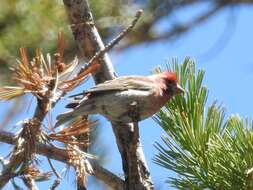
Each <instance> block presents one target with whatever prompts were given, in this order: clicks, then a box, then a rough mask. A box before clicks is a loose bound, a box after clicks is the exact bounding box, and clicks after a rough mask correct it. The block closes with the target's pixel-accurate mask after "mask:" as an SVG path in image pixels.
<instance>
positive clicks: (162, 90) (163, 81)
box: [55, 71, 184, 127]
mask: <svg viewBox="0 0 253 190" xmlns="http://www.w3.org/2000/svg"><path fill="white" fill-rule="evenodd" d="M182 92H184V89H183V88H182V87H181V86H180V85H179V83H178V81H177V76H176V74H175V73H174V72H170V71H164V72H162V73H159V74H153V75H150V76H121V77H118V78H115V79H112V80H108V81H105V82H104V83H100V84H98V85H96V86H94V87H92V88H90V89H88V90H86V91H84V92H82V93H79V94H76V95H72V96H71V98H74V101H73V102H71V103H69V104H67V106H66V108H71V110H70V111H68V112H66V113H62V114H60V115H58V116H57V118H56V119H57V122H56V124H55V127H58V126H60V125H62V124H64V123H66V122H68V121H71V120H73V119H74V118H77V117H78V116H82V115H92V114H101V115H103V116H105V117H106V118H107V119H109V120H110V121H111V122H123V123H131V122H138V121H141V120H144V119H146V118H148V117H151V116H152V115H154V114H155V113H157V112H158V111H159V110H160V109H161V108H162V107H163V106H164V105H165V104H166V103H167V102H168V101H169V100H170V99H171V98H172V97H173V96H175V95H177V94H180V93H182Z"/></svg>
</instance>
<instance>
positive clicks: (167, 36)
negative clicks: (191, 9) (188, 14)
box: [119, 3, 231, 50]
mask: <svg viewBox="0 0 253 190" xmlns="http://www.w3.org/2000/svg"><path fill="white" fill-rule="evenodd" d="M227 5H228V4H224V3H223V4H217V5H214V7H213V8H210V9H209V10H207V11H206V12H204V13H202V14H201V15H199V16H198V17H196V18H194V19H192V20H190V21H188V22H187V23H184V24H177V25H174V27H173V28H172V29H171V30H168V31H166V32H164V33H162V34H160V35H156V34H154V33H153V31H152V30H149V29H150V28H151V27H152V26H153V25H154V24H155V23H156V22H157V21H159V19H154V20H153V21H152V20H151V21H149V22H148V23H146V24H145V26H143V25H140V26H139V29H138V30H139V31H142V27H146V25H148V27H150V28H149V29H145V32H143V33H140V32H139V33H136V36H137V37H135V36H133V37H132V36H131V37H130V38H129V39H128V41H127V42H126V43H124V44H123V45H121V46H120V47H119V49H120V50H122V49H127V48H128V47H130V46H133V45H137V44H139V43H141V42H145V43H152V42H155V41H161V40H171V39H175V38H176V37H178V36H180V35H182V34H185V33H186V32H188V31H190V30H191V29H193V28H194V27H196V26H198V25H200V24H202V23H203V22H205V21H206V20H207V19H209V18H211V17H212V16H213V15H215V14H216V13H217V12H218V11H220V10H222V9H223V8H224V7H225V6H227ZM229 5H231V4H229Z"/></svg>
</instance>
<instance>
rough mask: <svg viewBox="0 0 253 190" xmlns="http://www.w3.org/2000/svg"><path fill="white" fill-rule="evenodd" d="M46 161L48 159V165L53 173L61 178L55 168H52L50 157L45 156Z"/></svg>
mask: <svg viewBox="0 0 253 190" xmlns="http://www.w3.org/2000/svg"><path fill="white" fill-rule="evenodd" d="M47 161H48V163H49V166H50V167H51V169H52V171H53V173H54V175H55V176H56V177H57V178H58V179H62V178H61V176H60V174H59V173H58V172H57V171H56V169H55V168H54V166H53V164H52V162H51V160H50V158H48V157H47Z"/></svg>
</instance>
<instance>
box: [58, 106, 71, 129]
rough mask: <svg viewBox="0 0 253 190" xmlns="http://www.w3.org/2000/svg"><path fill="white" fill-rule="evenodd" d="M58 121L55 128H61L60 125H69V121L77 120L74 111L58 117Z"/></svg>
mask: <svg viewBox="0 0 253 190" xmlns="http://www.w3.org/2000/svg"><path fill="white" fill-rule="evenodd" d="M56 119H57V122H56V124H55V126H54V127H55V128H56V127H59V126H60V125H62V124H64V123H67V122H68V121H71V120H73V119H75V114H74V110H71V111H68V112H65V113H62V114H60V115H58V116H57V117H56Z"/></svg>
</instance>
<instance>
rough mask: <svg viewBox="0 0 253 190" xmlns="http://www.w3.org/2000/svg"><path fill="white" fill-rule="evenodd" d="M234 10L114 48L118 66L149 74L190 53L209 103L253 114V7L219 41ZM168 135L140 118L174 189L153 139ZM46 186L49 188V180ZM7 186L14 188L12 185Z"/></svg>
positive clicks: (109, 141)
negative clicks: (173, 34) (182, 30)
mask: <svg viewBox="0 0 253 190" xmlns="http://www.w3.org/2000/svg"><path fill="white" fill-rule="evenodd" d="M194 11H196V10H185V11H184V12H179V13H178V14H177V16H178V17H179V18H189V17H191V16H192V15H193V14H194V13H195V12H194ZM144 13H145V12H144ZM228 14H229V11H228V10H225V11H223V12H221V13H219V14H217V15H216V16H215V17H213V18H212V19H210V20H209V21H208V22H206V23H205V24H203V25H201V26H199V27H196V28H195V29H193V30H192V31H190V32H188V33H187V34H186V35H183V36H182V37H181V38H180V39H179V40H176V41H173V42H166V41H162V42H157V43H152V44H143V45H140V46H137V47H134V48H131V49H128V50H126V51H124V52H111V53H110V56H111V59H112V61H113V63H114V66H115V70H116V71H117V73H118V74H119V75H131V74H139V75H149V74H150V73H151V72H152V70H153V68H155V67H156V66H158V65H160V66H164V65H165V63H166V61H167V60H169V59H171V58H173V57H177V58H178V59H179V61H180V62H182V61H183V59H184V57H186V56H190V57H192V58H193V59H195V60H196V62H197V68H201V69H204V70H205V71H206V74H205V80H204V84H205V85H206V86H207V87H208V88H209V90H210V93H209V101H208V102H209V103H211V102H212V101H213V100H218V102H221V103H223V105H224V106H225V107H226V110H227V113H228V114H234V113H238V114H240V115H241V116H243V117H252V113H253V101H252V100H251V99H252V97H253V87H252V81H253V57H252V56H251V55H252V53H253V51H252V50H253V48H252V46H253V43H252V42H253V38H252V34H253V27H252V26H251V22H252V19H253V12H252V8H251V7H240V8H239V9H236V10H235V12H234V14H235V18H236V22H235V23H232V26H234V27H232V28H233V29H232V28H231V29H230V30H229V31H227V34H226V35H228V36H229V35H230V33H231V35H230V38H229V40H228V41H227V43H226V44H225V46H224V48H222V49H220V48H219V45H217V44H219V43H217V41H219V40H221V38H220V37H221V35H223V33H224V30H225V28H226V26H227V24H228V23H227V22H232V21H231V20H228ZM168 26H169V23H167V21H162V22H161V23H160V24H159V25H158V28H159V29H160V30H166V27H168ZM211 49H212V51H211V52H210V51H209V50H211ZM214 50H215V51H216V50H217V52H218V53H217V52H216V53H214V52H215V51H214ZM206 52H209V53H208V54H207V55H208V56H207V55H205V56H204V54H205V53H206ZM91 83H92V82H90V84H91ZM77 91H78V90H77ZM5 105H7V104H5V103H1V104H0V106H1V108H0V111H1V112H0V113H3V111H4V109H3V107H4V106H5ZM60 107H61V106H60ZM60 107H58V108H56V109H55V110H53V112H54V113H55V114H56V113H59V112H60ZM26 117H27V116H26ZM19 119H23V116H21V117H20V118H17V119H16V121H13V123H15V122H17V121H18V120H19ZM100 122H101V123H102V125H101V126H100V127H101V134H100V139H103V143H104V144H105V145H106V146H108V147H110V148H109V149H108V152H107V155H108V156H107V157H106V161H107V162H106V164H105V167H107V168H108V169H110V170H111V171H113V172H115V173H116V174H122V170H121V159H120V156H119V153H118V150H117V147H116V144H115V139H114V137H113V134H112V130H111V127H110V124H109V122H108V121H107V120H106V119H105V118H101V120H100ZM162 134H164V131H163V130H162V129H161V128H160V127H159V126H157V125H156V124H155V122H154V121H153V120H152V119H147V120H144V121H142V122H141V123H140V135H141V142H142V145H143V149H144V153H145V156H146V159H147V162H148V165H149V168H150V171H151V175H152V179H153V181H154V183H155V185H156V187H157V189H158V188H159V189H160V190H164V189H171V188H168V187H167V185H166V184H164V180H166V177H167V176H169V175H172V174H171V173H170V172H168V171H166V170H165V169H163V168H161V167H159V166H157V165H155V164H154V163H152V158H153V157H154V154H155V153H156V152H157V151H156V150H155V148H154V147H153V143H154V142H155V141H158V142H161V140H160V136H161V135H162ZM109 155H111V156H109ZM41 187H44V188H46V187H45V186H44V185H42V186H41ZM71 187H73V181H72V180H69V181H67V180H64V182H63V183H62V185H61V188H60V189H70V188H71ZM5 189H11V187H10V186H7V187H6V188H5ZM97 189H99V188H97Z"/></svg>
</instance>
